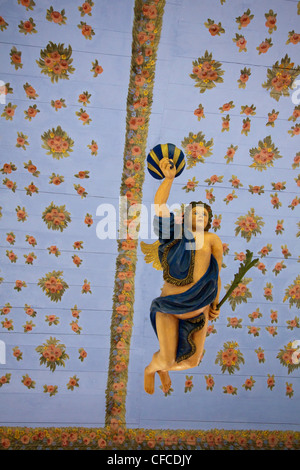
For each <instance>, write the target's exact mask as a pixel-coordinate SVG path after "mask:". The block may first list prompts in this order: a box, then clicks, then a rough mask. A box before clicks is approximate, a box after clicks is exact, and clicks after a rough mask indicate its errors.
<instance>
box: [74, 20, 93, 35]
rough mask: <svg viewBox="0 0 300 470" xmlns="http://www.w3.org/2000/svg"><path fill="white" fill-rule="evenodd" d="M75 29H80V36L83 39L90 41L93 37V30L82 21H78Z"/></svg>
mask: <svg viewBox="0 0 300 470" xmlns="http://www.w3.org/2000/svg"><path fill="white" fill-rule="evenodd" d="M77 27H78V28H79V29H81V34H82V35H83V36H84V37H85V39H92V37H93V36H95V32H94V30H93V28H92V27H91V26H90V25H88V24H86V23H85V22H84V21H80V23H79V24H78V25H77Z"/></svg>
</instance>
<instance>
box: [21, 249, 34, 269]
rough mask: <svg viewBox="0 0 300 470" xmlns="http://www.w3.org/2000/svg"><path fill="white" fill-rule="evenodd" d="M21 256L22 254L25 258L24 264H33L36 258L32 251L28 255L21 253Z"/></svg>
mask: <svg viewBox="0 0 300 470" xmlns="http://www.w3.org/2000/svg"><path fill="white" fill-rule="evenodd" d="M23 256H24V258H25V260H26V261H25V264H30V265H31V266H32V264H33V261H34V260H35V259H36V258H37V257H36V255H35V254H34V253H33V252H31V253H28V255H26V254H25V255H23Z"/></svg>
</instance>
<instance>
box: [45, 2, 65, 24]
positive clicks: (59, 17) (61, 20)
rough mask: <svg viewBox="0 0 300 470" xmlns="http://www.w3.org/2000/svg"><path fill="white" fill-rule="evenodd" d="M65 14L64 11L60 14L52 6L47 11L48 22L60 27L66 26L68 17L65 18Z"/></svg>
mask: <svg viewBox="0 0 300 470" xmlns="http://www.w3.org/2000/svg"><path fill="white" fill-rule="evenodd" d="M65 13H66V12H65V10H64V9H63V10H61V12H59V11H56V10H54V8H53V7H52V6H51V7H50V8H48V9H47V13H46V20H48V21H50V22H51V23H56V24H59V25H62V24H66V20H67V17H66V16H65Z"/></svg>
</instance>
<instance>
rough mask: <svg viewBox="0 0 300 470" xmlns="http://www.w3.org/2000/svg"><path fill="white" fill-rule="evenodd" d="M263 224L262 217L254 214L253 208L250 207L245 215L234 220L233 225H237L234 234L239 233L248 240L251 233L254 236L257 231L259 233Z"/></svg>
mask: <svg viewBox="0 0 300 470" xmlns="http://www.w3.org/2000/svg"><path fill="white" fill-rule="evenodd" d="M264 224H265V223H264V222H263V218H262V217H260V216H258V215H256V214H255V211H254V209H253V208H251V209H250V211H248V213H247V214H246V215H241V216H240V217H238V219H237V221H236V222H235V225H237V227H236V228H235V236H237V235H238V234H239V233H240V234H241V236H242V237H243V238H245V239H246V240H247V242H249V241H250V240H251V237H252V236H253V235H254V236H256V235H257V234H258V233H261V227H263V226H264Z"/></svg>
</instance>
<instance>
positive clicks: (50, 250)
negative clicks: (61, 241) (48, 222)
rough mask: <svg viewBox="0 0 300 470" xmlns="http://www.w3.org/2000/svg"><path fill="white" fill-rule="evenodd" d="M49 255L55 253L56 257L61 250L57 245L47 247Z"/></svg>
mask: <svg viewBox="0 0 300 470" xmlns="http://www.w3.org/2000/svg"><path fill="white" fill-rule="evenodd" d="M47 250H48V253H49V255H54V256H55V257H56V258H57V257H58V256H60V255H61V252H60V250H59V249H58V248H57V246H56V245H50V246H48V248H47Z"/></svg>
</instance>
